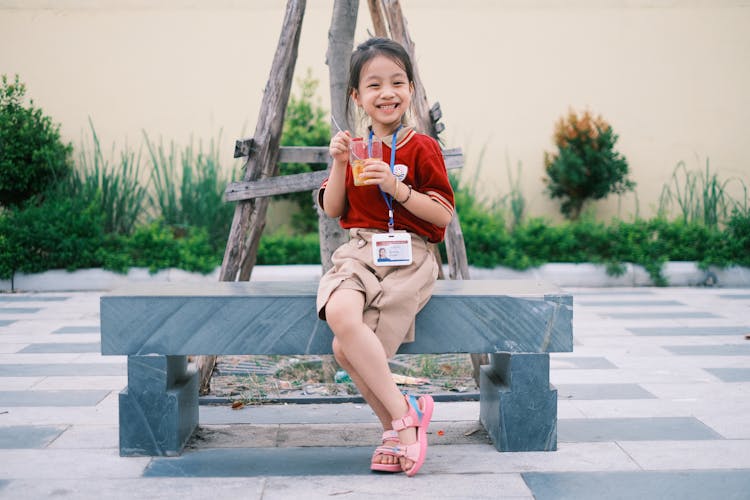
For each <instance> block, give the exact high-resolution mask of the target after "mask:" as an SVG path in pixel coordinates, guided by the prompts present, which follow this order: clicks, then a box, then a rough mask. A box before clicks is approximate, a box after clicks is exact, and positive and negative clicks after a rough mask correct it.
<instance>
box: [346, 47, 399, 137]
mask: <svg viewBox="0 0 750 500" xmlns="http://www.w3.org/2000/svg"><path fill="white" fill-rule="evenodd" d="M413 92H414V86H413V85H412V83H411V82H409V79H408V78H407V76H406V71H404V69H403V68H402V67H401V66H399V65H398V64H396V62H395V61H394V60H393V59H391V58H389V57H386V56H383V55H378V56H375V57H373V58H372V59H370V61H369V62H367V63H366V64H365V65H364V66H363V67H362V72H361V73H360V75H359V88H357V89H356V90H354V91H353V92H352V99H354V102H356V103H357V105H358V106H361V107H362V109H363V110H364V112H365V113H367V116H369V117H370V119H371V120H372V130H373V132H374V133H375V135H377V136H380V137H384V136H387V135H390V134H392V133H393V132H395V131H396V129H397V128H398V126H399V124H400V123H401V117H403V116H404V113H406V110H407V109H409V105H410V104H411V96H412V93H413Z"/></svg>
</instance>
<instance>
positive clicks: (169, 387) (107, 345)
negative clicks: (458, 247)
mask: <svg viewBox="0 0 750 500" xmlns="http://www.w3.org/2000/svg"><path fill="white" fill-rule="evenodd" d="M316 290H317V284H316V283H315V282H217V283H211V284H166V285H164V284H162V285H148V286H141V287H135V288H129V289H123V290H118V291H114V292H112V293H109V294H106V295H103V296H102V297H101V304H100V313H101V316H100V317H101V349H102V354H105V355H127V356H128V369H127V373H128V386H127V388H126V389H124V390H123V391H122V392H121V393H120V401H119V404H120V409H119V415H120V417H119V423H120V455H122V456H131V455H150V456H172V455H179V454H180V453H181V451H182V449H183V447H184V446H185V444H186V442H187V440H188V439H189V438H190V436H191V434H192V433H193V431H194V430H195V428H196V427H197V425H198V385H199V380H198V373H197V371H196V370H195V369H194V368H193V367H192V365H189V364H188V361H187V357H188V355H202V354H207V355H208V354H210V355H245V354H247V355H250V354H266V355H274V354H276V355H286V354H289V355H304V354H330V353H331V340H332V333H331V331H330V329H329V328H328V326H327V324H326V323H325V322H324V321H321V320H319V319H318V317H317V314H316V312H315V295H316ZM572 319H573V299H572V296H571V295H570V294H566V293H562V292H560V291H559V290H558V289H557V288H556V287H554V286H551V285H549V284H545V283H540V282H536V281H522V280H502V281H500V280H498V281H496V280H473V281H442V280H441V281H438V282H437V284H436V286H435V293H434V295H433V297H432V299H431V300H430V302H429V303H428V304H427V306H426V307H425V308H424V309H423V310H422V312H420V313H419V315H418V316H417V326H416V328H417V333H416V336H417V340H416V342H413V343H410V344H404V345H403V346H402V347H401V349H400V350H399V353H407V354H411V353H413V354H416V353H429V354H439V353H492V354H490V360H491V362H490V364H489V365H487V366H483V367H482V370H481V381H480V420H481V422H482V424H483V425H484V427H485V428H486V429H487V431H488V433H489V435H490V437H491V439H492V441H493V443H494V445H495V447H496V448H497V449H498V450H499V451H549V450H555V449H557V391H556V390H555V389H554V388H552V387H551V386H550V384H549V354H548V353H550V352H569V351H572V349H573V330H572Z"/></svg>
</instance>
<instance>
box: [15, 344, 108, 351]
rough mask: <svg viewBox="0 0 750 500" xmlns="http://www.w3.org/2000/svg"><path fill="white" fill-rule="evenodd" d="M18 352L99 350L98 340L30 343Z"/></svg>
mask: <svg viewBox="0 0 750 500" xmlns="http://www.w3.org/2000/svg"><path fill="white" fill-rule="evenodd" d="M18 352H19V353H24V354H29V353H70V352H101V344H100V343H99V342H59V343H54V342H45V343H37V344H30V345H28V346H26V347H24V348H23V349H21V350H20V351H18Z"/></svg>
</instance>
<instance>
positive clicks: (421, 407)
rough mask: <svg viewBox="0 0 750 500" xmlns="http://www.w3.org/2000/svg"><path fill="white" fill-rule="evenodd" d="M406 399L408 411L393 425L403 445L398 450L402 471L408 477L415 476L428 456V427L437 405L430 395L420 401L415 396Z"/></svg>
mask: <svg viewBox="0 0 750 500" xmlns="http://www.w3.org/2000/svg"><path fill="white" fill-rule="evenodd" d="M404 397H405V399H406V403H407V405H408V410H407V412H406V414H405V415H404V416H403V417H401V418H399V419H397V420H394V421H393V422H392V423H393V428H394V429H395V430H397V431H398V436H399V439H400V440H401V443H402V445H401V446H399V448H398V449H399V452H398V453H399V455H400V457H401V469H402V470H403V471H404V472H406V475H407V476H413V475H414V474H416V473H417V471H419V469H420V468H421V467H422V464H423V463H424V460H425V457H426V455H427V427H428V426H429V425H430V420H431V419H432V410H433V408H434V406H435V403H434V401H433V400H432V396H430V395H424V396H422V397H420V398H419V399H417V398H416V397H414V396H406V395H405V396H404Z"/></svg>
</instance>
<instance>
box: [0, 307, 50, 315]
mask: <svg viewBox="0 0 750 500" xmlns="http://www.w3.org/2000/svg"><path fill="white" fill-rule="evenodd" d="M39 311H41V309H40V308H38V307H0V314H34V313H38V312H39Z"/></svg>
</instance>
